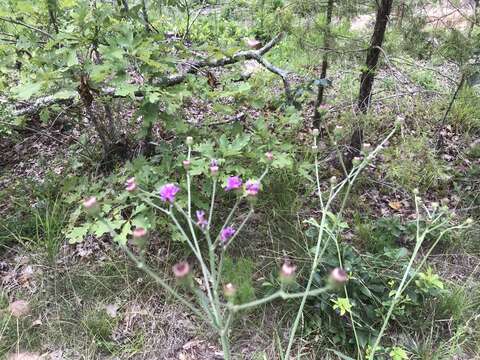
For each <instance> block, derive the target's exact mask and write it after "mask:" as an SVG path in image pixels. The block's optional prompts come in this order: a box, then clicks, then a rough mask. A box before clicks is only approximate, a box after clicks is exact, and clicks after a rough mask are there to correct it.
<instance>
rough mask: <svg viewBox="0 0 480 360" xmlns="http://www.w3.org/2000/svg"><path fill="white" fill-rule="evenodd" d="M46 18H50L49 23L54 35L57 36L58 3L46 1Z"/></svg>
mask: <svg viewBox="0 0 480 360" xmlns="http://www.w3.org/2000/svg"><path fill="white" fill-rule="evenodd" d="M47 8H48V16H49V18H50V23H51V24H52V26H53V29H54V30H55V33H56V34H58V24H57V10H58V3H57V0H47Z"/></svg>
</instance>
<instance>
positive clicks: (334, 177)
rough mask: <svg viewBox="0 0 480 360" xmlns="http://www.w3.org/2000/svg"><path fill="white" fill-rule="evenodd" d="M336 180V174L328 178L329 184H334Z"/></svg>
mask: <svg viewBox="0 0 480 360" xmlns="http://www.w3.org/2000/svg"><path fill="white" fill-rule="evenodd" d="M337 182H338V180H337V177H336V176H332V177H331V178H330V184H331V185H336V184H337Z"/></svg>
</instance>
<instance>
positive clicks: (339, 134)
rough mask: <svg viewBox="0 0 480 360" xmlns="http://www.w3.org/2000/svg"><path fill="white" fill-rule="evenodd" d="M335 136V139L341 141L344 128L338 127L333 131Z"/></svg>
mask: <svg viewBox="0 0 480 360" xmlns="http://www.w3.org/2000/svg"><path fill="white" fill-rule="evenodd" d="M333 136H334V137H335V139H337V140H338V139H341V138H342V137H343V126H340V125H337V126H335V129H334V130H333Z"/></svg>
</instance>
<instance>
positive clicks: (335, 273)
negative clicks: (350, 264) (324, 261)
mask: <svg viewBox="0 0 480 360" xmlns="http://www.w3.org/2000/svg"><path fill="white" fill-rule="evenodd" d="M330 279H332V281H333V282H334V283H337V284H343V283H345V282H347V280H348V274H347V272H346V271H345V270H343V269H342V268H339V267H336V268H335V269H333V270H332V272H331V273H330Z"/></svg>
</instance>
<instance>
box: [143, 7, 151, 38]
mask: <svg viewBox="0 0 480 360" xmlns="http://www.w3.org/2000/svg"><path fill="white" fill-rule="evenodd" d="M146 1H147V0H142V17H143V21H144V22H145V31H146V32H150V31H151V29H150V22H149V21H148V11H147V3H146Z"/></svg>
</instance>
